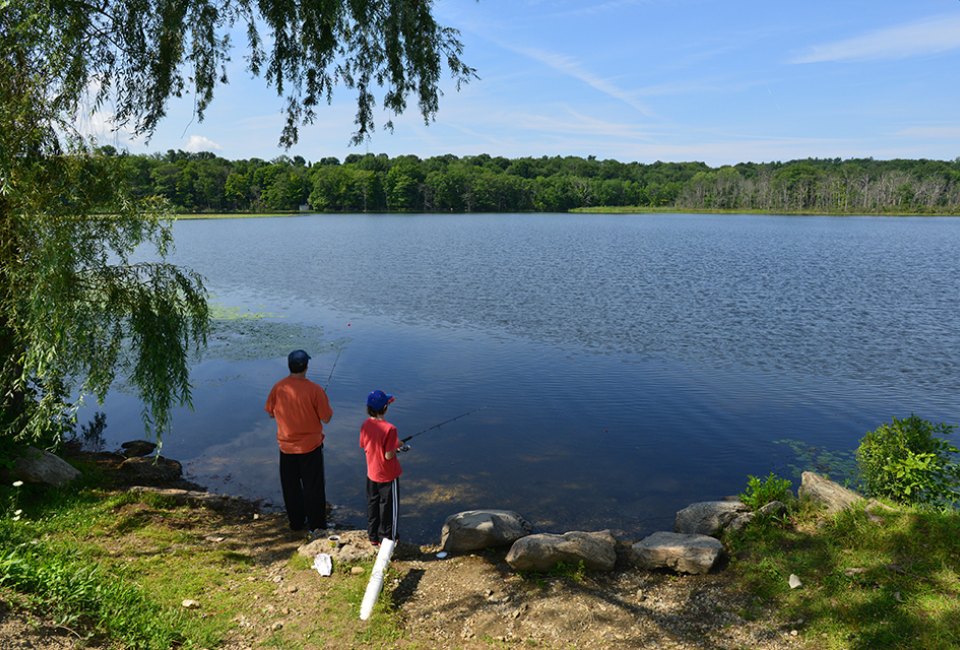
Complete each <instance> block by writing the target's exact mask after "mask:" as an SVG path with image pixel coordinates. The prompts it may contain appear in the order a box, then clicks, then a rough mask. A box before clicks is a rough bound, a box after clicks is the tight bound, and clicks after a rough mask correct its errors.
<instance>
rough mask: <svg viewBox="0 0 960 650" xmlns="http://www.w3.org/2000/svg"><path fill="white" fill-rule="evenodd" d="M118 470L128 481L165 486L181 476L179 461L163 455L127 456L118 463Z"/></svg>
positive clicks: (181, 468) (181, 470) (181, 469)
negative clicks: (147, 456) (146, 456)
mask: <svg viewBox="0 0 960 650" xmlns="http://www.w3.org/2000/svg"><path fill="white" fill-rule="evenodd" d="M118 470H119V471H120V472H121V473H123V474H124V475H125V477H126V479H127V481H128V482H130V483H142V484H144V485H163V486H165V485H169V484H172V483H175V482H177V481H179V480H180V478H181V477H182V476H183V467H182V466H181V465H180V463H178V462H177V461H175V460H171V459H170V458H164V457H163V456H154V457H150V458H142V457H134V458H128V459H126V460H125V461H123V462H122V463H120V467H119V468H118Z"/></svg>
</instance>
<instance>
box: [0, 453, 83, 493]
mask: <svg viewBox="0 0 960 650" xmlns="http://www.w3.org/2000/svg"><path fill="white" fill-rule="evenodd" d="M10 476H11V477H12V478H13V479H14V480H20V481H23V482H25V483H41V484H43V485H53V486H55V487H61V486H63V485H66V484H67V483H69V482H70V481H73V480H74V479H77V478H79V477H80V472H79V470H77V468H75V467H74V466H73V465H71V464H70V463H68V462H67V461H65V460H63V459H62V458H60V457H59V456H56V455H54V454H51V453H50V452H49V451H45V450H42V449H37V448H36V447H27V449H26V451H25V452H24V454H23V455H22V456H20V457H18V458H15V459H14V461H13V469H12V470H11V471H10Z"/></svg>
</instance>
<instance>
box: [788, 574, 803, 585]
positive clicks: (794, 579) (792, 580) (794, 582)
mask: <svg viewBox="0 0 960 650" xmlns="http://www.w3.org/2000/svg"><path fill="white" fill-rule="evenodd" d="M787 584H788V585H790V588H791V589H797V588H799V587H802V586H803V583H802V582H800V578H799V577H798V576H797V575H796V574H795V573H791V574H790V578H789V579H788V580H787Z"/></svg>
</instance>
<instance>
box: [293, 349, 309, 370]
mask: <svg viewBox="0 0 960 650" xmlns="http://www.w3.org/2000/svg"><path fill="white" fill-rule="evenodd" d="M307 361H310V355H309V354H307V353H306V352H304V351H303V350H294V351H293V352H291V353H290V354H288V355H287V367H289V368H290V372H301V371H303V369H304V368H306V367H307Z"/></svg>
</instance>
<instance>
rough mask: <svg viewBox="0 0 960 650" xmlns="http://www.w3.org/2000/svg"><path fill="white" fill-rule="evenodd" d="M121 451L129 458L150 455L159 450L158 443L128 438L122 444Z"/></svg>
mask: <svg viewBox="0 0 960 650" xmlns="http://www.w3.org/2000/svg"><path fill="white" fill-rule="evenodd" d="M120 449H122V450H123V451H122V452H121V453H122V454H123V455H124V456H126V457H127V458H131V457H136V456H149V455H150V454H152V453H153V452H155V451H156V450H157V445H156V443H154V442H150V441H148V440H128V441H127V442H125V443H123V444H122V445H120Z"/></svg>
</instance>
